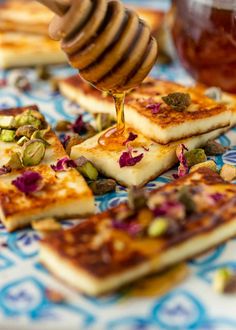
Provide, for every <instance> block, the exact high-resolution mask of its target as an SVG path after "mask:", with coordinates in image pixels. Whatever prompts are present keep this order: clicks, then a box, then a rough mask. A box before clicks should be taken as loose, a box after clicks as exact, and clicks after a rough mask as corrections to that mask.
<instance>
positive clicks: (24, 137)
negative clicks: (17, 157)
mask: <svg viewBox="0 0 236 330" xmlns="http://www.w3.org/2000/svg"><path fill="white" fill-rule="evenodd" d="M28 141H29V139H28V138H27V137H26V136H22V137H21V138H20V139H19V140H18V141H17V142H16V143H17V144H18V145H19V146H21V147H22V146H23V145H24V144H25V143H26V142H28Z"/></svg>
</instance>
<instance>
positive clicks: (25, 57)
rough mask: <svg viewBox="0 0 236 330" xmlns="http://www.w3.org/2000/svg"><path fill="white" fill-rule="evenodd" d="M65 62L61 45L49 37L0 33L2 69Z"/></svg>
mask: <svg viewBox="0 0 236 330" xmlns="http://www.w3.org/2000/svg"><path fill="white" fill-rule="evenodd" d="M64 62H66V56H65V55H64V53H63V52H62V51H61V49H60V45H59V44H58V43H57V42H55V41H53V40H51V39H50V38H49V37H48V36H43V35H36V34H30V33H23V32H1V31H0V68H4V69H6V68H11V67H21V66H30V65H45V64H59V63H64Z"/></svg>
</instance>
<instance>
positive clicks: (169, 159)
mask: <svg viewBox="0 0 236 330" xmlns="http://www.w3.org/2000/svg"><path fill="white" fill-rule="evenodd" d="M104 132H105V131H104ZM104 132H102V133H99V134H97V135H95V136H93V137H92V138H90V139H88V140H86V141H84V142H83V143H81V144H78V145H76V146H73V147H72V149H71V154H70V156H71V158H72V159H77V158H79V157H80V156H84V157H86V158H87V159H89V160H90V161H91V162H92V163H93V164H94V165H95V166H96V167H97V169H98V170H99V171H100V172H101V173H103V174H104V175H105V176H107V177H111V178H113V179H115V180H116V181H117V182H119V183H120V184H121V185H123V186H127V187H130V186H143V185H144V184H145V183H147V182H148V181H150V180H151V179H155V178H156V177H157V176H159V175H160V174H161V173H163V172H165V171H167V170H168V169H170V168H171V167H172V166H173V165H174V164H175V163H177V157H176V148H177V146H178V145H179V144H181V143H183V144H184V145H186V146H187V148H189V150H191V149H194V148H197V147H199V146H203V145H204V144H206V142H207V141H208V140H210V139H214V138H216V137H217V136H219V135H220V134H221V133H222V129H219V130H216V131H212V132H209V133H206V134H202V135H199V136H195V137H191V138H188V139H185V140H181V141H176V142H172V143H169V144H168V145H161V144H158V143H156V142H154V141H152V140H150V139H148V138H146V137H144V136H143V135H142V134H141V133H140V132H138V131H135V130H133V129H132V128H131V127H127V132H132V133H134V134H137V138H136V139H135V140H134V141H132V142H129V148H132V151H131V154H132V157H137V156H139V155H141V154H142V159H141V160H140V161H139V162H137V163H136V164H135V165H133V166H125V167H120V164H119V159H120V157H121V155H122V154H123V153H124V152H127V151H128V149H127V147H126V146H118V147H117V149H116V150H109V149H106V148H103V147H102V146H101V145H99V143H98V139H99V137H100V136H101V135H102V134H104Z"/></svg>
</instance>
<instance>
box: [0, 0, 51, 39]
mask: <svg viewBox="0 0 236 330" xmlns="http://www.w3.org/2000/svg"><path fill="white" fill-rule="evenodd" d="M52 17H53V13H52V12H50V11H49V10H48V9H47V8H46V7H44V6H42V5H41V4H39V3H37V2H36V1H33V0H7V1H4V2H2V3H0V30H1V31H15V32H28V33H36V34H43V35H45V36H46V35H47V34H48V25H49V22H50V21H51V19H52Z"/></svg>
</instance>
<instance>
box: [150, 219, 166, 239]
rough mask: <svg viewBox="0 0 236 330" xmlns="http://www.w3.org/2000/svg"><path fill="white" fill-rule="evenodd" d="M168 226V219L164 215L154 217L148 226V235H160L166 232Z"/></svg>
mask: <svg viewBox="0 0 236 330" xmlns="http://www.w3.org/2000/svg"><path fill="white" fill-rule="evenodd" d="M168 227H169V223H168V219H166V218H164V217H157V218H155V219H154V220H153V221H152V222H151V224H150V225H149V227H148V236H150V237H160V236H163V235H164V234H166V233H167V231H168Z"/></svg>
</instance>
